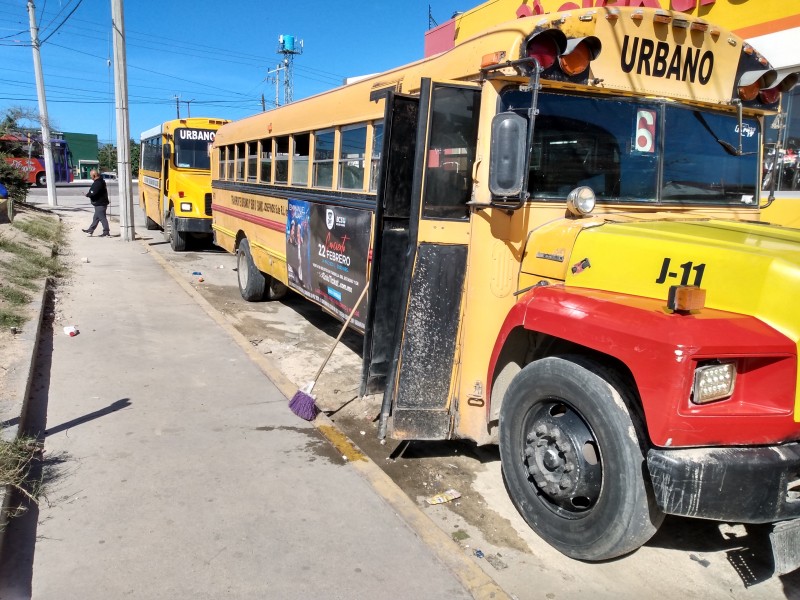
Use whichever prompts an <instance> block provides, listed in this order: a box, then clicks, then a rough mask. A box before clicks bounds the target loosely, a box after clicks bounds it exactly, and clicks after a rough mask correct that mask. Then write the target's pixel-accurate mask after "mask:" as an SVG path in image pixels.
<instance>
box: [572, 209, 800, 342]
mask: <svg viewBox="0 0 800 600" xmlns="http://www.w3.org/2000/svg"><path fill="white" fill-rule="evenodd" d="M566 266H567V267H568V268H567V274H566V278H565V283H566V285H567V286H577V287H583V288H591V289H600V290H606V291H612V292H619V293H624V294H633V295H636V296H644V297H649V298H659V299H664V301H665V306H666V299H667V295H668V292H669V288H670V286H673V285H698V286H700V287H702V288H703V289H705V290H706V303H705V305H706V306H707V307H709V308H715V309H719V310H724V311H729V312H734V313H739V314H746V315H752V316H754V317H757V318H758V319H760V320H762V321H764V322H765V323H767V324H769V325H770V326H772V327H773V328H775V329H776V330H777V331H780V332H781V333H783V334H784V335H786V336H787V337H789V338H791V339H792V340H793V341H794V342H795V343H797V341H798V340H799V339H800V317H798V311H797V309H796V308H795V307H794V306H793V302H792V301H793V299H795V298H800V229H789V228H783V227H775V226H770V225H766V224H761V223H749V222H741V221H723V220H713V219H708V220H659V221H643V222H617V223H609V222H606V223H604V224H602V225H599V226H595V227H589V228H585V229H582V230H581V231H580V233H579V234H578V235H577V236H576V241H575V244H574V246H573V250H572V253H571V256H570V260H569V261H568V262H567V264H566Z"/></svg>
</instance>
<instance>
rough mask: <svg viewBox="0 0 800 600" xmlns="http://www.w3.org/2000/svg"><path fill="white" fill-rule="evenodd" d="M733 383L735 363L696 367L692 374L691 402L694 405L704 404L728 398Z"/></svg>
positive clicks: (734, 379)
mask: <svg viewBox="0 0 800 600" xmlns="http://www.w3.org/2000/svg"><path fill="white" fill-rule="evenodd" d="M735 382H736V364H735V363H732V362H731V363H724V364H721V365H705V366H702V367H697V369H695V372H694V386H693V387H692V402H693V403H694V404H706V403H707V402H714V401H715V400H722V399H723V398H728V397H729V396H730V395H731V394H733V384H734V383H735Z"/></svg>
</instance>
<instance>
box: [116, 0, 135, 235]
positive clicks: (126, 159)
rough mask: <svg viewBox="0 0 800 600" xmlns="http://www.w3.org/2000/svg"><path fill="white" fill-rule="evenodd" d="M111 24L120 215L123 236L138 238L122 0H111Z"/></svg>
mask: <svg viewBox="0 0 800 600" xmlns="http://www.w3.org/2000/svg"><path fill="white" fill-rule="evenodd" d="M111 27H112V29H113V31H112V35H113V36H114V38H113V39H114V88H115V92H116V100H117V102H116V104H117V179H118V181H119V219H120V230H121V232H122V239H123V240H125V241H126V242H132V241H134V240H135V239H136V231H135V230H134V226H133V189H132V183H131V158H130V156H131V134H130V123H129V121H128V117H129V115H128V67H127V63H126V58H125V17H124V14H123V8H122V0H111Z"/></svg>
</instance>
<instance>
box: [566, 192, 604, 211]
mask: <svg viewBox="0 0 800 600" xmlns="http://www.w3.org/2000/svg"><path fill="white" fill-rule="evenodd" d="M596 202H597V199H596V198H595V195H594V191H593V190H592V188H590V187H588V186H585V185H583V186H581V187H577V188H575V189H574V190H572V191H571V192H570V193H569V195H568V196H567V210H569V212H570V213H571V214H572V215H574V216H576V217H582V216H584V215H588V214H589V213H591V212H592V211H593V210H594V205H595V203H596Z"/></svg>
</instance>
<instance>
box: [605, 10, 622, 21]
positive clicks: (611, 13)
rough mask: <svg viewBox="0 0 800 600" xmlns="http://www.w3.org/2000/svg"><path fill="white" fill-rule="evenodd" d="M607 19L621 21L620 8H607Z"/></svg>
mask: <svg viewBox="0 0 800 600" xmlns="http://www.w3.org/2000/svg"><path fill="white" fill-rule="evenodd" d="M606 19H607V20H609V21H616V20H617V19H619V9H618V8H606Z"/></svg>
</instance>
